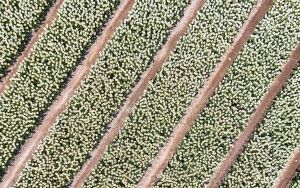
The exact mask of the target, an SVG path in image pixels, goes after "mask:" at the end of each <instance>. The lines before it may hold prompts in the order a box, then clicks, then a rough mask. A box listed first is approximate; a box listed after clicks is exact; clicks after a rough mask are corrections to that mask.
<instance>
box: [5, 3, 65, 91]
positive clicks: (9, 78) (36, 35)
mask: <svg viewBox="0 0 300 188" xmlns="http://www.w3.org/2000/svg"><path fill="white" fill-rule="evenodd" d="M63 2H64V0H57V1H56V2H55V4H54V5H53V6H52V7H51V8H50V10H49V11H48V13H47V16H46V19H45V21H44V23H43V24H42V25H41V26H40V27H39V29H38V30H37V31H36V32H34V33H33V35H32V37H31V39H30V41H29V43H28V44H27V46H26V48H25V49H24V51H23V52H22V54H21V55H20V56H19V57H18V58H17V61H16V62H15V63H14V64H13V65H11V66H10V67H9V68H8V69H7V72H8V73H7V75H6V76H5V77H4V78H3V79H2V80H1V82H0V95H2V93H3V92H4V91H5V90H6V89H7V88H9V86H10V84H11V82H12V79H13V78H14V77H15V75H16V73H17V71H18V70H19V67H20V66H21V64H22V63H23V61H24V60H25V59H26V58H28V57H29V55H30V52H31V49H32V48H33V47H34V45H35V43H36V42H37V41H38V40H39V36H40V35H41V34H42V33H43V31H44V30H45V28H46V27H48V26H50V25H51V24H52V23H53V20H54V19H55V18H56V15H57V13H58V10H59V8H60V7H61V5H62V4H63Z"/></svg>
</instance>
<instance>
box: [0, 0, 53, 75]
mask: <svg viewBox="0 0 300 188" xmlns="http://www.w3.org/2000/svg"><path fill="white" fill-rule="evenodd" d="M54 2H55V0H16V1H10V0H3V1H1V2H0V25H1V27H0V41H1V42H0V80H1V78H2V77H3V76H4V74H5V71H6V69H7V68H8V67H9V66H10V65H11V64H13V63H14V62H15V61H16V59H17V57H18V56H19V55H20V54H21V52H22V51H23V49H24V48H25V46H26V45H27V42H28V41H29V40H30V37H31V36H32V33H33V32H34V31H35V30H36V29H37V27H38V26H39V25H40V24H41V22H42V21H43V20H44V18H45V15H46V12H47V10H48V9H49V8H50V7H51V6H52V5H53V3H54Z"/></svg>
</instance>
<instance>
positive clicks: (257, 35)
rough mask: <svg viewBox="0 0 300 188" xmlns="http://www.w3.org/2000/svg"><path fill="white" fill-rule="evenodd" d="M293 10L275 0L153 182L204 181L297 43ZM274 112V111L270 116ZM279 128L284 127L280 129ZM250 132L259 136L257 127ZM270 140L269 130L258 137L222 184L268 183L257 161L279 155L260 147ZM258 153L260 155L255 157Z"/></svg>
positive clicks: (167, 184)
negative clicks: (257, 140) (162, 170)
mask: <svg viewBox="0 0 300 188" xmlns="http://www.w3.org/2000/svg"><path fill="white" fill-rule="evenodd" d="M286 10H288V12H287V11H286ZM298 10H300V9H299V5H297V3H296V2H292V1H289V2H282V1H276V3H275V4H274V6H273V7H272V8H271V9H270V10H269V12H268V13H267V16H265V18H264V19H263V20H262V21H261V22H260V24H259V25H258V26H257V28H256V30H255V31H254V33H253V34H252V36H251V38H250V40H249V41H248V42H247V44H246V45H245V47H244V49H243V50H242V52H241V54H240V55H239V56H238V57H237V59H236V60H235V61H234V64H233V65H232V66H231V67H230V70H229V72H228V74H227V75H226V77H225V78H224V80H223V81H222V82H221V84H220V86H219V87H218V89H217V91H216V92H215V94H214V96H212V97H211V99H210V101H209V103H208V104H207V106H206V108H205V109H204V111H203V112H202V113H201V114H200V115H199V117H198V118H197V120H196V121H195V123H194V125H193V126H192V129H191V131H190V132H189V134H187V135H186V137H185V139H184V141H183V142H182V144H181V145H180V146H179V148H178V150H177V152H176V154H175V155H174V156H173V158H172V160H171V162H170V163H169V165H168V166H167V168H166V170H165V172H164V173H163V174H162V178H161V180H160V181H159V182H158V183H157V187H204V186H205V185H206V184H207V183H208V182H209V179H210V178H211V176H212V174H213V172H214V170H215V169H216V167H217V166H218V164H219V163H220V162H221V161H222V160H223V159H224V157H225V156H226V155H227V153H228V152H229V150H230V148H231V146H232V144H233V143H234V142H235V139H236V137H237V136H238V135H239V133H240V132H241V131H242V130H243V128H244V125H245V123H246V122H247V120H248V119H249V117H250V115H251V113H253V112H254V110H255V108H256V106H257V105H258V104H259V102H260V99H261V98H262V96H263V95H264V94H265V93H266V91H267V89H268V86H269V84H270V83H271V81H272V79H273V78H274V76H275V75H276V74H277V73H278V72H279V71H280V67H281V65H282V64H283V63H285V62H286V60H287V59H288V57H289V55H290V52H291V50H292V49H293V47H294V46H295V44H297V42H298V40H299V27H297V25H299V14H298V13H297V11H298ZM288 15H289V16H288ZM295 92H296V91H295ZM294 110H295V109H294ZM283 111H285V109H283ZM294 113H295V112H294ZM276 116H277V115H276V114H275V113H274V114H272V116H270V117H274V118H276ZM277 123H279V124H280V122H277ZM294 126H296V125H294ZM276 127H277V126H274V129H276ZM292 132H293V131H291V132H290V134H292ZM283 134H285V132H281V135H282V136H283ZM295 134H296V133H295ZM266 136H267V135H266ZM267 137H268V136H267ZM253 138H256V139H257V138H258V135H257V133H256V134H254V135H253ZM285 138H287V142H290V143H291V142H295V139H294V138H291V139H289V138H288V137H285ZM269 145H272V137H271V135H269V137H268V139H266V140H265V141H264V142H263V141H262V142H259V143H257V145H255V146H254V147H253V151H252V152H251V153H249V155H247V158H245V160H243V161H241V162H239V161H240V159H239V160H238V163H239V164H240V165H238V166H235V167H234V171H233V172H231V175H230V176H229V177H228V178H227V179H226V181H225V183H224V185H222V187H270V186H265V185H266V184H265V183H270V182H269V181H268V179H265V178H264V177H265V175H266V174H267V173H269V169H266V168H264V166H262V164H265V163H264V162H266V164H265V165H273V164H276V163H277V162H278V161H276V160H277V159H278V158H276V159H275V158H272V155H278V153H280V152H281V148H278V151H276V149H275V150H274V149H270V150H268V151H266V152H269V153H268V154H266V152H265V148H266V147H271V146H269ZM274 146H275V145H274ZM275 147H276V146H275ZM261 153H262V154H265V155H264V156H262V157H256V156H257V155H259V154H261ZM255 164H257V165H255ZM275 173H276V172H275Z"/></svg>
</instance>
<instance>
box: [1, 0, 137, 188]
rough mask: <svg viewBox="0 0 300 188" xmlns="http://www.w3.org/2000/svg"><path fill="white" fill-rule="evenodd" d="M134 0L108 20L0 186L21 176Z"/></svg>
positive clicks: (8, 184)
mask: <svg viewBox="0 0 300 188" xmlns="http://www.w3.org/2000/svg"><path fill="white" fill-rule="evenodd" d="M133 4H134V0H124V1H123V2H122V4H121V5H120V6H119V8H118V10H117V11H116V12H115V14H114V16H113V18H112V19H111V20H110V21H109V22H108V24H107V25H106V27H105V29H104V30H103V32H102V34H101V35H100V36H99V37H98V38H97V40H96V42H95V43H94V44H93V45H92V46H91V47H90V49H89V52H88V54H87V55H86V57H85V59H84V61H83V62H82V65H79V66H78V67H77V68H76V70H75V72H74V73H73V76H72V79H71V80H70V81H69V83H68V84H67V86H66V88H65V89H64V90H63V91H62V92H61V94H60V96H58V97H57V99H56V100H55V102H54V103H53V104H52V105H51V106H50V108H49V109H48V112H47V114H46V116H45V118H44V119H43V121H42V124H41V125H40V126H39V127H38V128H37V129H36V131H35V133H34V134H33V136H32V137H31V138H29V139H28V140H26V143H25V144H24V145H23V146H22V150H21V152H20V153H19V154H18V155H17V156H16V158H15V160H14V161H13V163H12V165H11V166H10V167H9V168H8V170H7V172H6V174H5V176H4V177H3V181H2V183H1V184H0V187H1V188H3V187H9V186H11V185H12V184H13V183H14V182H15V181H16V180H17V179H18V177H19V175H20V173H21V171H22V169H23V168H24V166H25V164H26V162H27V161H29V160H30V159H31V157H32V154H33V152H34V150H35V149H36V148H37V146H38V144H39V143H40V142H41V141H42V140H43V139H44V138H45V137H46V135H47V133H48V130H49V128H50V127H51V126H52V125H53V124H54V123H55V120H56V119H57V117H58V116H59V115H60V114H61V113H62V112H63V110H64V109H65V107H66V105H67V103H68V101H69V100H70V98H71V97H72V96H73V94H74V91H75V90H76V88H77V87H78V86H79V85H80V83H81V81H82V80H83V79H84V77H85V76H86V75H88V73H89V72H90V69H91V66H92V65H93V64H94V63H95V62H96V60H97V58H98V56H99V55H100V52H101V50H102V49H103V48H104V47H105V45H106V43H107V42H108V40H109V39H110V38H111V36H112V35H113V33H114V31H115V30H116V28H117V27H118V26H119V25H120V23H121V22H122V20H124V19H125V18H126V16H127V15H128V12H129V10H130V9H131V8H132V6H133Z"/></svg>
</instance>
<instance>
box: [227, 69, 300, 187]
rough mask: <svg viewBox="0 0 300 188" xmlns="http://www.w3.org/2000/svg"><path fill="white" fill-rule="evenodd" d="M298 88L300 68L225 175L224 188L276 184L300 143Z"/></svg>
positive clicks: (299, 85) (299, 84)
mask: <svg viewBox="0 0 300 188" xmlns="http://www.w3.org/2000/svg"><path fill="white" fill-rule="evenodd" d="M299 87H300V68H298V69H297V70H296V71H295V72H294V75H293V76H292V77H291V78H290V80H289V81H288V82H287V86H286V88H284V90H283V91H282V92H281V93H280V94H279V96H278V98H277V99H276V100H275V101H274V105H273V106H272V107H271V108H270V110H269V111H268V113H267V114H266V117H265V119H264V121H263V122H262V123H261V124H260V125H259V128H258V129H257V131H256V132H255V133H254V136H253V137H252V138H251V140H250V141H249V143H248V144H247V146H246V148H245V151H244V152H243V153H242V154H241V156H240V157H239V158H238V160H237V162H236V165H234V166H233V168H232V170H231V171H230V173H229V175H228V177H226V179H225V181H224V187H231V186H232V185H247V186H249V187H250V186H251V187H255V186H263V187H271V186H272V185H273V182H274V181H275V179H276V177H277V176H279V175H280V171H282V170H283V168H285V164H286V163H287V161H288V158H289V156H290V155H291V154H292V153H293V151H294V148H296V147H297V146H299V144H300V132H299V131H297V130H298V128H299V127H298V125H299V124H300V113H299V108H300V102H299V98H300V93H299V90H298V89H297V88H299ZM261 169H264V170H263V171H262V170H261ZM236 177H239V179H237V178H236Z"/></svg>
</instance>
